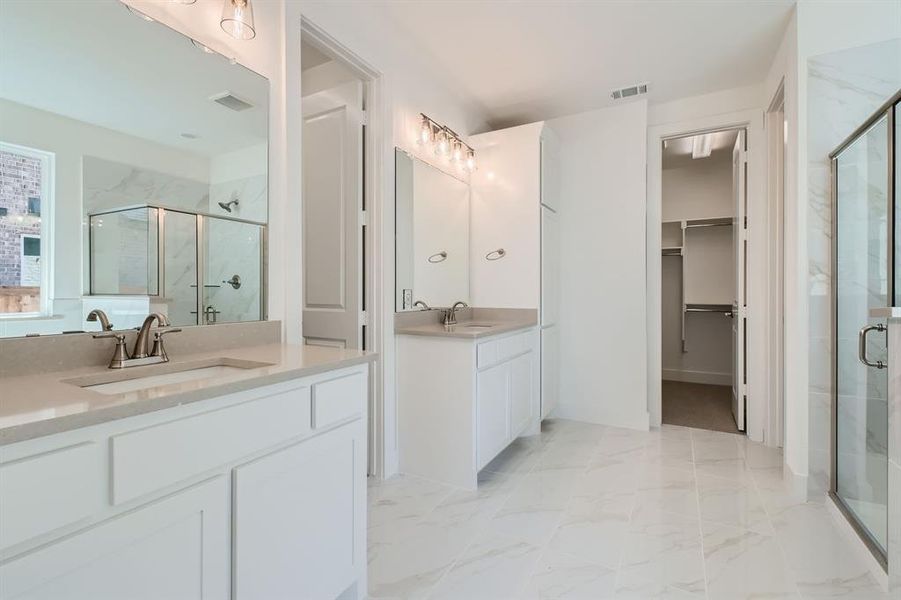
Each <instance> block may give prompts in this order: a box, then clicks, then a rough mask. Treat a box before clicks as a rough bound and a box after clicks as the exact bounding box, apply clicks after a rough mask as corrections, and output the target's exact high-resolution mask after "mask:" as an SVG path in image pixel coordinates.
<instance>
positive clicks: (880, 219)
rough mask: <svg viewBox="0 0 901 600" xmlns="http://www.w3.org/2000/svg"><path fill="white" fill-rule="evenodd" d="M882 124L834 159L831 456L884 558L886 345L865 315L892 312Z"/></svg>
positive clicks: (840, 491) (857, 518)
mask: <svg viewBox="0 0 901 600" xmlns="http://www.w3.org/2000/svg"><path fill="white" fill-rule="evenodd" d="M888 125H889V120H888V118H887V116H885V115H883V116H882V117H881V118H879V119H878V120H876V121H875V122H874V123H873V124H872V125H871V126H870V127H869V128H868V129H867V130H865V131H864V132H863V133H861V134H860V135H859V136H858V137H857V138H856V139H855V140H854V141H852V142H851V143H850V144H848V145H847V146H845V147H844V148H843V149H842V150H840V151H839V153H838V154H836V155H835V156H834V158H833V173H834V178H835V179H834V181H833V184H834V185H835V190H836V196H835V273H834V275H835V390H834V392H833V393H834V394H835V398H834V411H835V412H834V419H835V440H834V443H835V446H834V448H835V452H834V461H835V462H834V469H835V471H834V475H833V493H834V494H835V496H837V498H838V499H839V501H840V504H841V505H843V507H844V509H845V512H846V513H849V516H850V517H851V519H852V522H854V523H855V524H856V525H857V526H858V529H860V530H861V531H862V532H863V533H864V534H865V537H866V538H868V539H869V541H870V542H871V545H874V546H875V548H876V549H877V550H878V551H880V552H881V554H882V555H883V556H885V550H886V538H887V535H888V534H887V521H888V513H887V509H888V402H887V400H888V398H887V397H888V377H887V371H886V369H885V368H884V366H885V364H886V361H887V340H886V334H885V329H884V325H885V323H884V321H883V320H882V319H874V318H871V317H870V309H872V308H884V307H886V306H889V305H890V304H891V295H892V294H891V285H892V284H891V282H890V281H889V261H890V260H891V257H890V256H889V251H890V247H891V246H890V242H889V240H890V232H891V224H890V222H889V217H890V210H889V202H890V199H889V183H888V173H889V169H888V160H889V152H888V149H889V131H888Z"/></svg>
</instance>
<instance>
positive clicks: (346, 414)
mask: <svg viewBox="0 0 901 600" xmlns="http://www.w3.org/2000/svg"><path fill="white" fill-rule="evenodd" d="M365 399H366V376H365V375H364V374H363V373H353V374H351V375H344V376H343V377H338V378H335V379H328V380H326V381H320V382H317V383H314V384H313V428H314V429H319V428H322V427H327V426H329V425H331V424H332V423H337V422H338V421H342V420H344V419H349V418H351V417H357V416H360V415H362V414H363V402H364V401H365Z"/></svg>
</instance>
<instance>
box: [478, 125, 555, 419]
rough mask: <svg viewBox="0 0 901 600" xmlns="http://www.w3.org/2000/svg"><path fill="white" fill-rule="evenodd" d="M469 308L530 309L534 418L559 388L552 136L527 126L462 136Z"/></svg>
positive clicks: (548, 406)
mask: <svg viewBox="0 0 901 600" xmlns="http://www.w3.org/2000/svg"><path fill="white" fill-rule="evenodd" d="M469 141H470V144H471V145H472V147H473V148H474V149H475V151H476V157H477V161H478V169H476V171H475V172H474V173H473V176H472V205H471V206H472V208H471V219H472V227H471V238H470V239H471V244H472V248H471V252H470V260H471V269H470V271H471V274H472V275H471V277H472V279H471V283H470V285H471V294H472V302H473V305H474V306H480V307H488V308H534V309H537V310H538V314H539V321H540V326H541V327H540V328H541V352H540V361H541V417H542V419H543V418H545V417H547V416H548V415H549V414H550V413H551V411H553V409H554V408H555V407H556V406H557V402H558V400H559V390H560V327H559V312H560V233H559V228H560V221H559V212H560V210H561V208H562V207H561V205H560V175H559V174H560V164H559V150H558V144H557V138H556V136H555V135H554V132H553V131H552V130H551V129H550V128H549V127H548V126H547V124H545V123H543V122H540V123H531V124H529V125H521V126H519V127H511V128H509V129H501V130H498V131H491V132H488V133H483V134H479V135H476V136H473V137H472V138H470V140H469Z"/></svg>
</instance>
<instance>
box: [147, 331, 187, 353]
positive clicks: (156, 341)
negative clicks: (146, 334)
mask: <svg viewBox="0 0 901 600" xmlns="http://www.w3.org/2000/svg"><path fill="white" fill-rule="evenodd" d="M179 331H181V327H159V328H157V329H156V330H155V331H154V333H153V349H152V350H151V351H150V356H161V357H162V358H163V360H165V361H168V360H169V355H168V354H166V347H165V346H164V345H163V336H164V335H166V334H167V333H178V332H179Z"/></svg>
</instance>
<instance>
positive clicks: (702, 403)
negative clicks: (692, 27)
mask: <svg viewBox="0 0 901 600" xmlns="http://www.w3.org/2000/svg"><path fill="white" fill-rule="evenodd" d="M662 143H663V148H662V150H661V152H662V159H663V160H662V162H663V173H662V187H661V192H662V197H661V200H662V204H661V224H660V226H661V239H662V257H661V262H662V265H661V301H662V302H661V311H662V312H661V321H662V357H661V358H662V373H661V376H662V380H663V381H662V420H663V423H667V424H672V425H682V426H687V427H696V428H699V429H709V430H714V431H723V432H729V433H736V434H738V433H743V432H744V430H745V420H746V415H745V412H746V405H747V397H746V393H745V385H746V382H747V374H746V366H745V364H746V360H745V354H746V351H747V346H746V342H745V333H746V318H745V312H746V308H747V293H746V289H745V288H746V286H747V268H746V263H747V229H746V228H747V219H746V214H747V158H746V152H747V146H746V131H745V129H743V128H734V129H724V130H717V131H706V132H702V133H696V134H692V135H687V136H682V137H674V138H669V139H665V140H664V141H663V142H662Z"/></svg>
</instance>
